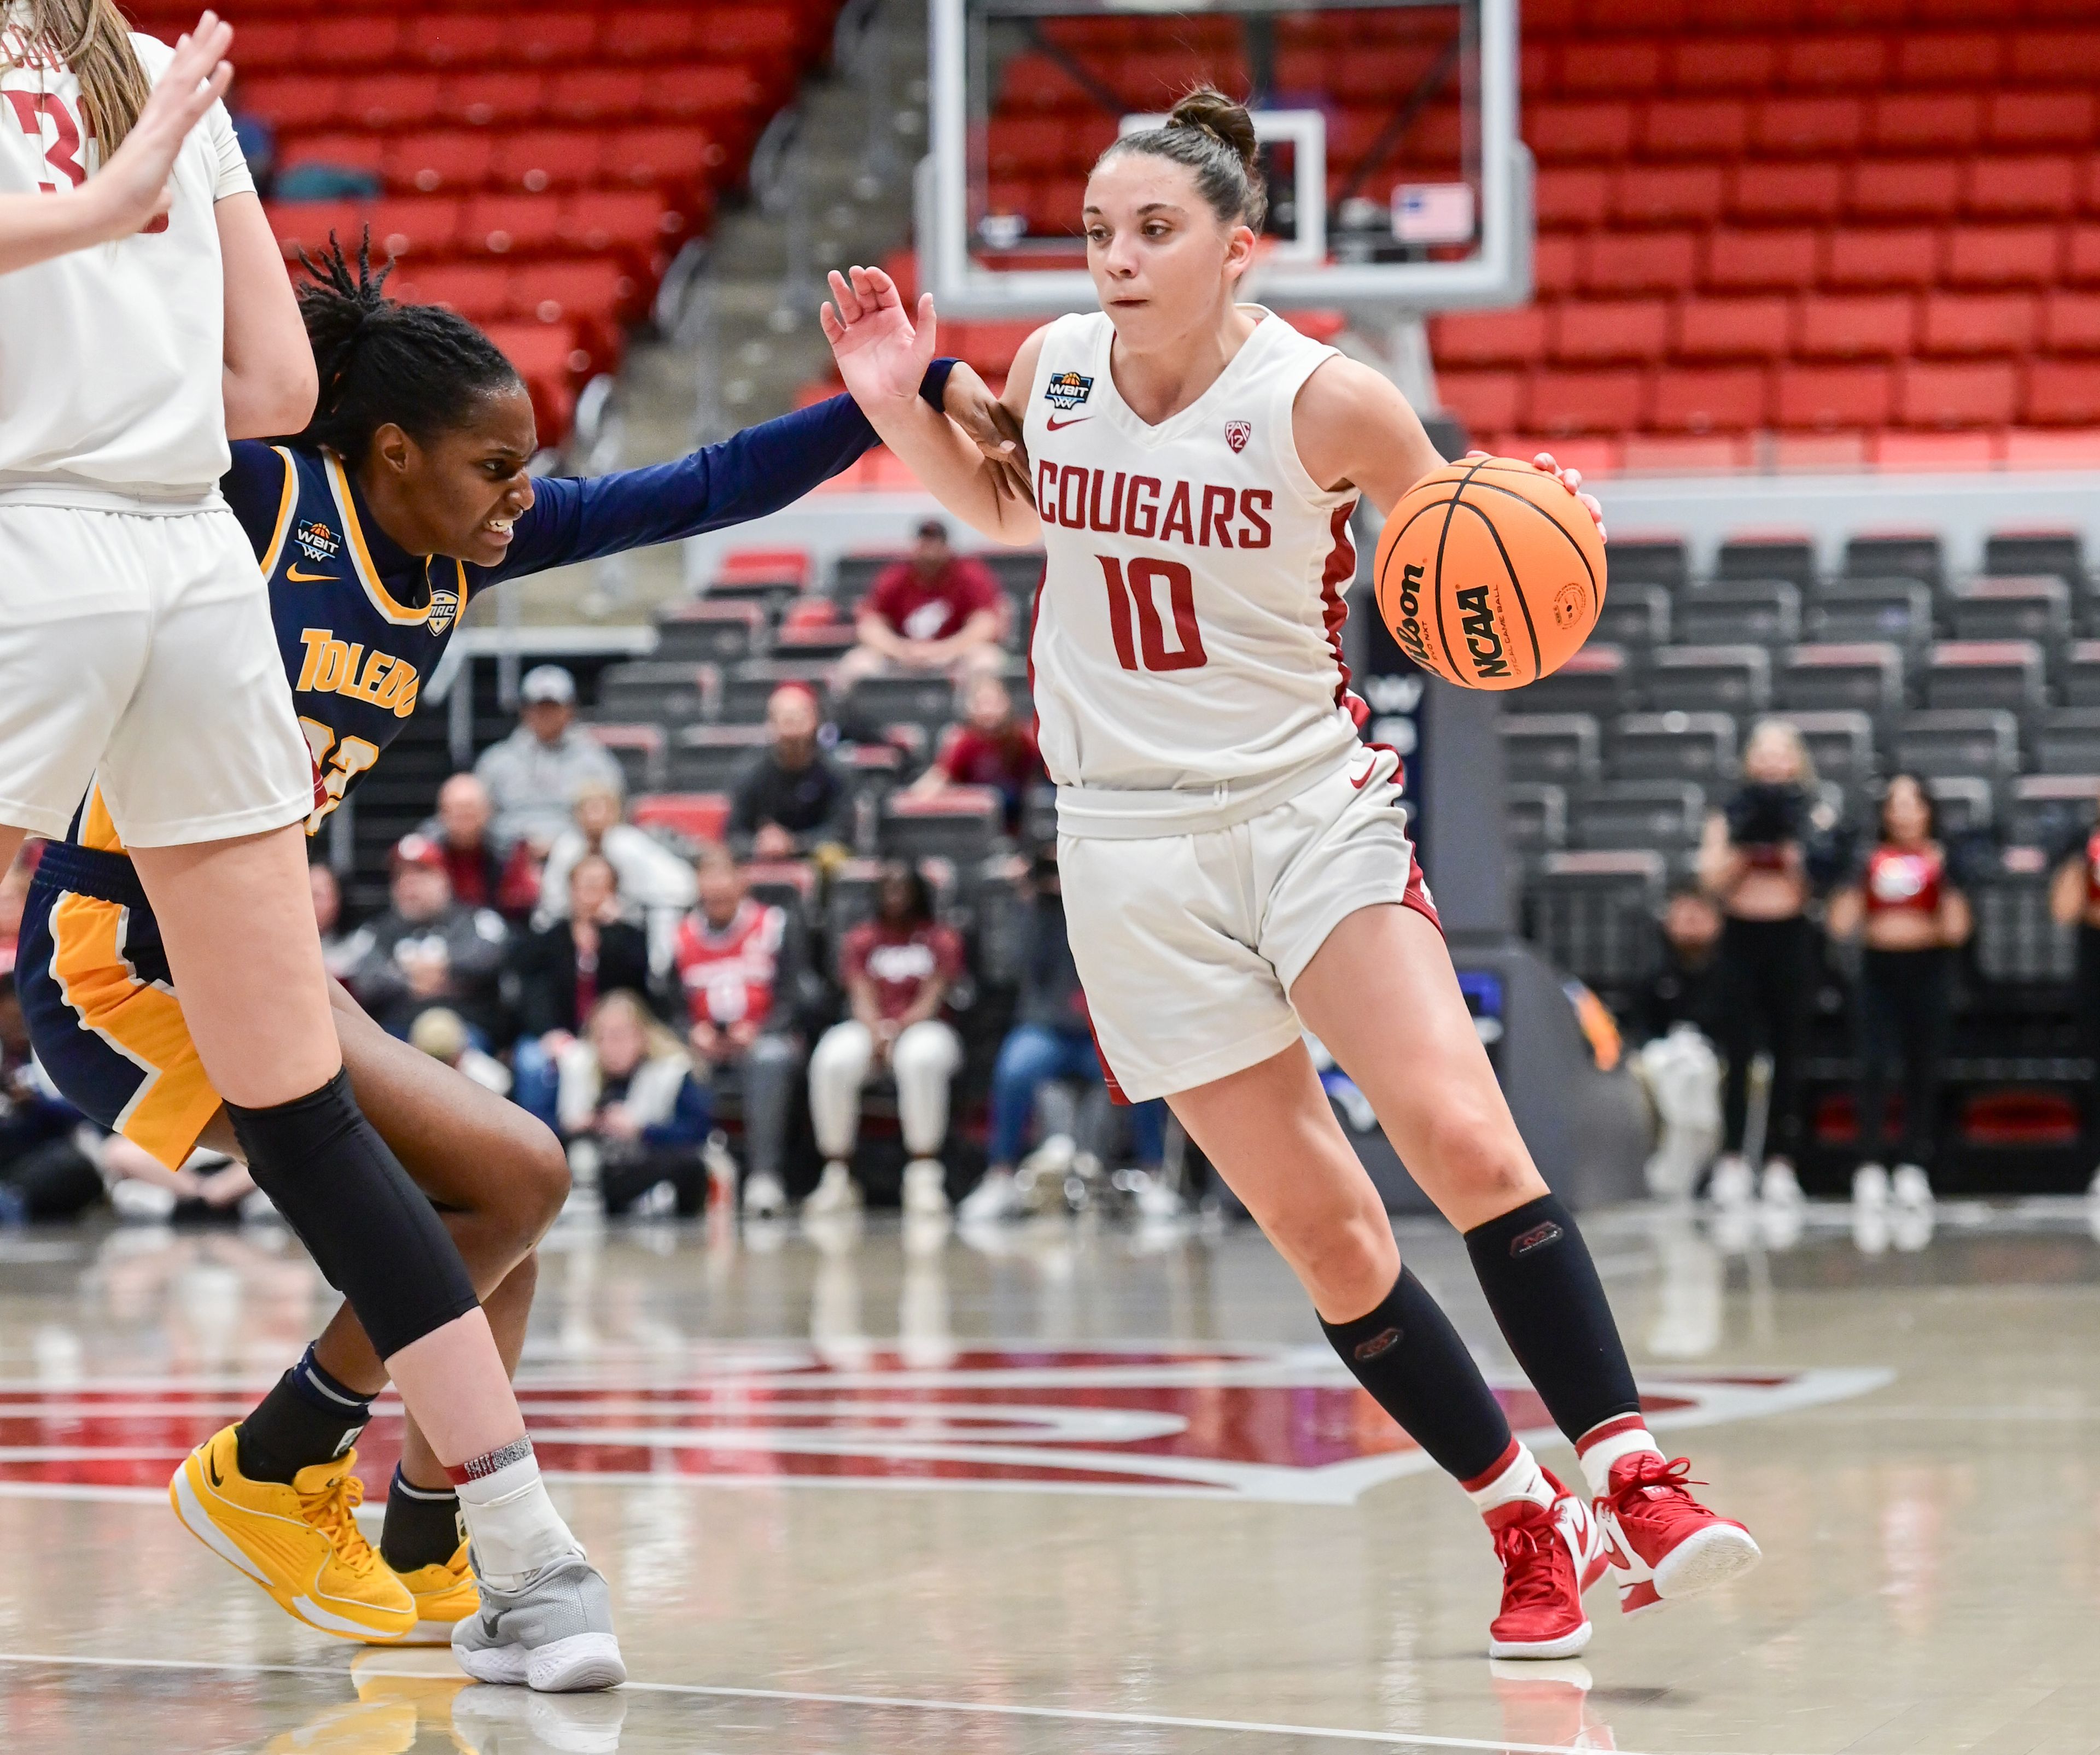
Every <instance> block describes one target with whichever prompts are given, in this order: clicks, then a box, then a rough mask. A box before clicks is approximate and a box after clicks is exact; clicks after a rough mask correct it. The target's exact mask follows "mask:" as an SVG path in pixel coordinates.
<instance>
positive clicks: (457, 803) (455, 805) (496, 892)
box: [422, 774, 540, 926]
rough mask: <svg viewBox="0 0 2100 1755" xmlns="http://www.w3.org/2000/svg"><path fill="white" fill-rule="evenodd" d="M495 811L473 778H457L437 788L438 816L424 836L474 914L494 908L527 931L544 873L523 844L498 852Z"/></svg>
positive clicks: (426, 826) (483, 788) (425, 827)
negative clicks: (440, 855)
mask: <svg viewBox="0 0 2100 1755" xmlns="http://www.w3.org/2000/svg"><path fill="white" fill-rule="evenodd" d="M495 820H496V807H495V805H493V804H492V803H491V802H490V800H489V796H488V788H487V786H486V785H484V784H483V782H482V778H481V776H480V775H479V774H454V775H453V776H452V778H450V779H449V780H448V781H446V782H445V783H444V784H443V786H441V787H439V788H438V809H437V814H436V815H435V816H434V817H432V818H430V820H429V821H428V822H426V823H425V824H424V825H423V828H422V832H423V833H424V834H425V835H426V836H429V837H430V840H434V841H435V842H436V843H437V844H438V847H439V851H441V852H442V853H443V854H444V856H445V875H447V876H448V877H449V878H451V880H452V894H453V896H454V897H456V898H457V900H459V901H461V902H465V904H466V905H467V906H469V907H470V908H493V909H494V910H495V911H496V912H497V913H498V914H500V915H502V916H503V918H504V919H506V920H508V921H509V922H510V924H512V925H513V926H523V924H525V922H526V921H527V919H529V918H530V917H531V915H532V909H533V906H534V904H536V902H538V901H539V899H540V871H539V866H538V864H537V863H536V861H535V860H534V858H533V857H532V848H531V847H530V846H529V845H527V844H526V843H525V842H523V841H522V840H520V841H514V842H513V843H511V845H510V853H508V855H505V854H504V853H500V852H498V851H497V849H496V841H495V838H494V837H493V836H492V834H491V833H490V830H491V827H492V825H493V823H494V822H495Z"/></svg>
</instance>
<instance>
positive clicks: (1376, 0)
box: [917, 0, 1532, 317]
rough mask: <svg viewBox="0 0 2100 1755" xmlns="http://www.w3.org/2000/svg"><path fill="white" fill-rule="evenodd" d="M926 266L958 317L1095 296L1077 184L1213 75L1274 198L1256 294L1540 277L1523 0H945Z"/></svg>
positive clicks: (1442, 305)
mask: <svg viewBox="0 0 2100 1755" xmlns="http://www.w3.org/2000/svg"><path fill="white" fill-rule="evenodd" d="M929 28H930V30H931V43H930V49H931V55H930V86H931V90H930V94H929V103H930V125H931V126H930V130H929V132H930V139H929V146H930V150H929V153H928V155H927V157H926V159H925V160H924V162H923V163H922V164H921V165H920V167H919V177H918V185H917V208H918V214H917V218H918V251H919V275H920V285H921V286H922V287H924V288H926V289H929V290H930V291H931V292H932V293H933V294H934V296H935V298H936V299H937V302H939V304H940V306H941V308H942V311H943V313H944V314H946V315H955V316H964V317H997V316H1008V317H1024V316H1032V315H1048V314H1053V313H1057V312H1062V311H1085V310H1091V309H1092V308H1093V303H1094V294H1093V288H1092V282H1091V281H1090V280H1088V278H1087V274H1086V270H1085V254H1084V249H1083V245H1082V244H1081V242H1080V240H1079V206H1080V198H1081V191H1082V190H1083V187H1084V185H1085V180H1086V174H1087V169H1088V167H1089V166H1091V165H1092V162H1093V161H1094V159H1095V158H1096V157H1097V156H1098V155H1099V154H1100V152H1101V149H1102V148H1104V147H1105V146H1106V145H1107V144H1108V143H1110V141H1111V140H1113V139H1114V138H1115V137H1116V135H1117V134H1118V132H1127V131H1129V130H1132V129H1134V128H1138V127H1145V126H1154V125H1156V123H1157V122H1158V121H1159V120H1160V119H1161V118H1162V117H1163V115H1164V112H1166V111H1167V108H1168V107H1169V106H1170V105H1171V104H1172V102H1173V100H1174V99H1175V98H1176V97H1177V96H1179V95H1180V93H1181V92H1183V91H1185V90H1187V89H1188V88H1189V86H1193V85H1196V84H1198V83H1202V82H1209V83H1211V84H1214V85H1215V86H1218V87H1219V88H1220V90H1224V91H1225V92H1227V93H1228V94H1229V95H1232V96H1233V97H1237V98H1242V99H1246V100H1247V101H1248V102H1249V104H1250V106H1251V108H1253V110H1254V112H1255V128H1256V132H1257V134H1259V136H1260V139H1261V141H1262V144H1263V159H1264V169H1265V170H1266V172H1267V174H1268V184H1269V196H1270V217H1269V223H1268V228H1267V234H1268V235H1267V237H1266V238H1265V240H1264V245H1265V247H1264V255H1263V258H1262V261H1261V263H1260V266H1259V267H1257V268H1256V269H1255V271H1254V274H1253V275H1252V276H1251V278H1250V280H1249V281H1248V283H1247V291H1246V296H1247V297H1248V298H1253V299H1258V300H1261V301H1263V302H1267V303H1270V304H1274V305H1280V306H1285V307H1286V308H1303V307H1305V306H1324V307H1330V308H1343V309H1349V308H1365V307H1370V308H1373V309H1379V310H1383V311H1389V312H1422V311H1437V310H1449V309H1455V308H1462V307H1473V306H1493V305H1506V304H1515V303H1520V302H1522V301H1523V300H1524V299H1525V298H1529V296H1530V290H1531V245H1532V205H1531V161H1530V157H1529V153H1528V152H1526V151H1525V149H1524V144H1523V142H1522V141H1521V140H1520V139H1519V137H1518V133H1517V87H1518V81H1517V16H1516V0H1320V3H1318V4H1317V5H1314V4H1310V3H1301V0H1216V3H1214V4H1211V5H1202V4H1200V3H1197V4H1190V3H1188V0H1173V3H1171V4H1166V5H1162V4H1161V3H1159V0H932V4H931V7H930V27H929Z"/></svg>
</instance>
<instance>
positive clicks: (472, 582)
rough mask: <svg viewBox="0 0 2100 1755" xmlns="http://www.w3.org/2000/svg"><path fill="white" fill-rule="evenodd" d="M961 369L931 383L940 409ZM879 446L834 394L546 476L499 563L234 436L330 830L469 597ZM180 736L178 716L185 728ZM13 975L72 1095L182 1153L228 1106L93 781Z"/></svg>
mask: <svg viewBox="0 0 2100 1755" xmlns="http://www.w3.org/2000/svg"><path fill="white" fill-rule="evenodd" d="M947 364H949V362H946V361H937V362H936V363H935V369H934V370H933V371H932V372H930V373H929V374H928V378H927V384H926V386H925V388H924V392H923V393H924V394H925V395H927V397H928V399H929V400H930V401H932V402H933V404H934V405H935V406H936V407H938V406H939V399H940V390H941V388H942V386H943V385H944V384H945V381H946V369H945V368H946V366H947ZM873 443H875V433H874V430H873V429H872V428H871V427H870V426H868V424H867V418H866V417H864V416H863V415H862V413H861V412H860V410H859V409H858V408H857V407H855V406H854V403H853V401H852V399H851V398H849V397H845V396H836V397H833V398H832V399H830V400H829V401H827V402H824V403H818V404H816V405H814V406H813V407H811V408H801V409H797V410H796V412H794V413H792V414H789V415H784V416H783V417H780V418H779V420H775V421H765V422H763V423H761V425H759V426H754V427H751V428H748V429H747V430H745V431H743V432H741V433H739V434H736V435H735V437H733V438H731V439H727V440H726V441H725V442H723V443H721V444H718V445H710V446H708V447H707V448H705V449H704V450H701V451H698V452H694V453H693V454H692V455H690V456H686V457H683V458H681V459H679V460H678V461H676V462H673V463H667V464H661V465H655V466H654V467H651V468H648V469H641V470H624V471H622V472H620V473H619V474H613V475H605V476H597V477H593V478H589V479H585V478H547V479H543V480H538V481H536V482H535V483H533V487H534V492H535V499H534V501H533V504H532V507H531V509H529V510H528V511H527V512H526V513H525V514H523V516H522V517H520V518H518V521H517V523H516V524H515V525H514V528H513V532H512V537H511V542H510V551H509V553H508V554H507V555H506V556H505V559H504V560H503V562H501V565H499V566H496V567H474V566H470V565H467V564H465V563H464V562H459V561H455V560H451V559H448V558H444V557H442V556H430V555H414V554H410V553H408V552H406V551H405V550H404V549H401V548H400V547H399V545H396V544H395V543H394V542H393V541H391V540H390V539H389V538H388V537H387V536H386V533H385V531H382V530H381V529H380V527H379V526H378V524H377V521H376V520H375V519H374V518H373V517H372V515H371V514H370V512H369V511H368V509H367V508H366V506H365V505H364V500H363V497H362V496H360V493H359V492H358V490H357V487H356V484H355V481H354V480H353V479H352V478H351V474H350V473H349V471H348V470H346V469H345V468H344V466H343V464H342V460H341V459H339V458H338V457H337V456H335V455H334V454H333V452H328V451H326V450H324V449H321V448H317V447H314V448H310V447H304V446H287V445H264V444H259V443H248V442H243V443H236V445H235V446H234V447H233V467H232V470H231V471H230V472H229V473H228V474H227V476H226V478H224V480H223V482H222V483H221V484H220V485H221V487H222V490H223V492H224V493H225V495H226V498H227V503H228V504H229V505H231V506H232V509H233V511H234V514H235V515H236V517H237V518H239V519H240V523H241V525H242V527H243V528H244V529H245V531H247V533H248V536H249V540H250V541H251V543H252V544H253V545H254V549H255V553H256V556H257V558H258V560H259V562H260V563H261V565H262V571H263V574H264V575H265V576H266V577H267V579H268V580H269V582H270V608H271V616H272V618H273V620H274V621H275V623H276V633H277V645H278V649H279V651H280V654H281V655H282V657H283V659H284V664H285V677H286V678H287V680H288V681H289V682H290V684H291V686H292V690H293V698H294V702H295V704H296V707H297V710H298V716H299V722H300V725H302V728H303V729H304V730H305V731H306V734H307V743H308V744H309V745H310V746H311V749H312V751H313V756H314V763H315V809H314V813H313V815H312V816H311V818H309V819H308V822H307V831H308V832H309V833H311V832H313V831H315V829H317V828H318V827H320V824H321V823H322V822H324V820H325V819H326V818H327V817H328V815H329V813H330V812H332V811H333V810H334V809H335V808H336V807H337V805H340V804H341V803H342V800H343V799H344V798H345V797H346V796H347V795H348V794H349V792H350V791H351V788H352V787H355V785H356V784H357V783H358V781H359V779H360V778H361V777H362V776H363V775H364V774H367V773H368V772H369V771H370V770H371V769H372V767H373V764H374V763H376V762H377V761H378V760H379V756H380V753H381V752H382V751H383V750H384V749H385V748H386V746H387V744H388V743H390V742H392V740H393V739H394V738H395V735H396V734H398V733H399V730H400V729H401V727H402V726H403V725H405V724H406V723H407V722H408V718H409V717H410V716H411V715H412V713H414V712H415V711H416V708H417V702H418V701H419V700H420V699H421V691H422V690H423V689H424V687H425V686H426V685H427V683H428V681H429V679H430V675H431V673H432V672H434V671H435V669H436V668H437V665H438V661H439V659H441V658H442V657H443V655H444V650H445V647H446V645H447V643H448V642H449V641H450V639H451V637H452V633H453V631H454V630H455V629H456V628H457V626H458V624H459V618H460V616H461V614H462V613H463V612H464V611H465V608H466V606H467V604H468V602H469V601H470V599H471V597H473V596H474V595H475V594H477V593H479V592H481V591H483V590H485V589H487V588H488V587H489V586H491V585H492V584H500V583H501V582H502V581H503V580H507V579H512V578H516V577H518V576H521V575H525V574H528V573H534V572H538V571H542V570H544V569H545V568H548V567H560V566H565V565H567V564H569V563H571V562H577V561H585V560H590V559H593V558H597V557H599V556H602V555H607V554H614V553H620V552H622V551H624V550H626V549H637V548H642V547H646V546H648V545H651V544H653V543H659V542H669V541H674V540H677V539H679V538H681V537H684V536H695V535H698V534H699V533H700V532H701V531H707V530H712V529H719V528H721V527H724V526H726V525H730V524H737V523H743V522H745V521H747V520H748V519H751V518H758V517H761V516H763V515H764V514H766V513H768V512H772V511H776V510H778V509H779V508H781V507H783V506H785V505H790V504H792V502H793V501H794V500H797V499H799V498H801V496H802V495H804V494H805V493H806V492H809V491H810V489H811V488H813V487H816V486H818V484H819V483H822V482H823V481H825V480H827V479H828V478H830V477H832V476H833V475H835V474H837V473H838V472H839V471H840V470H843V469H845V468H846V467H847V466H848V465H849V464H851V463H852V462H854V461H855V460H856V459H857V458H858V457H859V456H861V454H862V452H865V451H866V450H867V448H869V447H870V446H871V445H872V444H873ZM178 731H179V728H177V727H170V734H171V735H172V734H176V733H177V732H178ZM15 978H16V983H17V986H18V989H19V990H20V994H21V999H22V1005H23V1010H24V1012H25V1014H26V1015H27V1016H28V1020H29V1030H30V1037H31V1041H32V1043H33V1046H34V1047H35V1050H36V1053H37V1057H38V1060H40V1061H41V1062H42V1065H43V1066H44V1069H45V1070H46V1072H47V1073H48V1074H50V1075H51V1079H52V1081H53V1083H55V1084H56V1085H57V1087H58V1088H59V1089H60V1091H61V1092H62V1093H63V1094H64V1096H65V1097H66V1098H67V1099H68V1100H69V1101H70V1102H72V1103H73V1104H74V1105H76V1106H77V1108H79V1109H81V1110H82V1112H83V1113H86V1114H87V1115H89V1116H90V1117H91V1118H94V1119H95V1120H96V1121H99V1122H102V1123H103V1124H104V1126H106V1127H111V1128H113V1129H114V1130H116V1131H118V1132H121V1133H122V1134H123V1135H125V1136H126V1138H128V1139H130V1140H133V1141H135V1143H136V1144H139V1145H140V1146H142V1147H143V1148H144V1149H146V1150H147V1151H148V1152H150V1153H152V1154H153V1156H154V1157H155V1158H158V1159H159V1160H160V1161H161V1162H162V1163H164V1164H166V1165H168V1166H170V1167H171V1168H172V1167H173V1166H177V1165H179V1164H180V1163H181V1162H183V1159H184V1158H187V1157H188V1155H189V1153H190V1152H191V1151H192V1149H194V1147H195V1146H196V1141H197V1138H198V1135H200V1134H201V1132H202V1131H203V1130H204V1128H205V1126H206V1125H207V1124H208V1123H209V1122H210V1120H211V1118H212V1117H213V1115H214V1114H215V1113H217V1111H218V1107H219V1099H218V1094H217V1092H215V1091H214V1090H213V1089H212V1088H211V1085H210V1081H209V1080H208V1079H207V1078H205V1074H204V1069H203V1067H202V1065H201V1063H200V1062H199V1060H198V1059H197V1054H196V1048H195V1047H193V1046H192V1043H191V1042H190V1038H189V1032H188V1028H187V1026H186V1025H185V1024H184V1023H183V1015H182V1008H181V1005H180V1003H179V1002H178V1000H177V999H176V995H175V992H174V985H173V982H172V981H171V979H170V975H169V971H168V964H167V959H166V956H165V953H164V951H163V950H162V949H161V935H160V928H159V926H158V924H157V922H156V921H155V920H154V919H153V915H152V909H151V908H150V907H149V906H148V905H147V902H146V897H145V893H144V891H143V889H142V888H141V887H140V884H139V879H138V875H137V873H136V872H135V870H134V869H133V867H132V864H131V862H130V858H129V857H128V856H127V855H126V853H125V852H124V849H123V844H122V843H121V841H120V840H118V838H117V833H116V830H115V828H114V827H113V825H112V823H111V822H110V818H109V813H108V810H107V809H104V807H103V804H102V800H101V797H100V795H99V793H93V792H91V793H90V795H89V796H88V798H87V799H86V801H85V802H84V803H83V804H82V806H81V808H80V809H79V811H78V812H77V813H76V814H75V816H74V818H73V827H72V828H71V830H70V831H69V832H68V835H67V837H66V839H65V840H64V841H63V842H53V843H51V844H50V845H49V846H48V847H47V848H46V849H45V853H44V856H43V860H42V864H41V865H40V866H38V871H37V875H36V878H35V880H34V881H33V884H31V887H30V893H29V904H28V906H27V908H26V909H25V911H24V918H23V923H22V933H21V940H20V949H19V952H18V955H17V957H16V962H15Z"/></svg>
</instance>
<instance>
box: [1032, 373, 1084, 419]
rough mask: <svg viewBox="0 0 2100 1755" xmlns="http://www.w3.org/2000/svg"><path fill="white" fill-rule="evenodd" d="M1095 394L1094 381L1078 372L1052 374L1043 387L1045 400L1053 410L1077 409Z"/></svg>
mask: <svg viewBox="0 0 2100 1755" xmlns="http://www.w3.org/2000/svg"><path fill="white" fill-rule="evenodd" d="M1093 393H1094V381H1093V380H1092V378H1090V377H1083V376H1082V375H1081V374H1080V373H1077V372H1052V373H1051V374H1050V381H1049V382H1048V383H1047V384H1045V385H1044V386H1043V400H1045V401H1046V402H1048V403H1049V404H1050V406H1051V407H1052V408H1057V409H1059V410H1070V409H1073V408H1078V407H1079V404H1080V403H1083V402H1084V401H1085V400H1086V399H1087V398H1088V397H1089V396H1091V395H1093Z"/></svg>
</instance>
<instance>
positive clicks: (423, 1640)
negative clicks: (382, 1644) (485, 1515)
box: [394, 1542, 481, 1646]
mask: <svg viewBox="0 0 2100 1755" xmlns="http://www.w3.org/2000/svg"><path fill="white" fill-rule="evenodd" d="M394 1576H395V1577H396V1578H398V1579H399V1580H400V1581H401V1582H402V1584H403V1585H404V1586H406V1587H407V1590H408V1594H409V1595H410V1596H412V1597H413V1598H415V1599H416V1625H414V1626H413V1627H412V1628H411V1629H409V1630H408V1634H406V1636H405V1637H404V1638H402V1639H401V1640H400V1642H399V1643H401V1644H403V1645H442V1646H450V1645H451V1644H452V1629H453V1627H454V1626H456V1625H457V1624H458V1623H460V1622H461V1621H465V1619H466V1618H467V1616H470V1615H471V1614H473V1613H474V1611H475V1610H476V1609H478V1608H479V1607H481V1590H480V1587H479V1585H476V1584H475V1583H474V1568H472V1567H471V1566H470V1565H469V1564H468V1563H467V1557H466V1544H465V1542H461V1544H460V1545H459V1550H458V1552H457V1553H456V1554H453V1555H452V1559H449V1560H440V1561H437V1562H435V1563H432V1564H430V1565H429V1566H419V1567H417V1568H416V1569H415V1571H413V1572H396V1573H395V1575H394Z"/></svg>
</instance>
